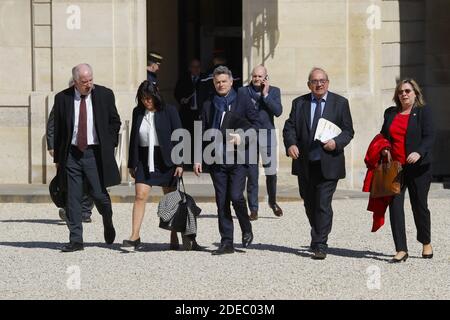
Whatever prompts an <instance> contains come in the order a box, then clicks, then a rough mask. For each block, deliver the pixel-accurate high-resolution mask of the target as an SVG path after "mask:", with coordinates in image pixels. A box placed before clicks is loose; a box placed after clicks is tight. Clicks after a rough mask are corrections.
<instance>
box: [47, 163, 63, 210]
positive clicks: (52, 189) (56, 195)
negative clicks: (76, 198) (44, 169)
mask: <svg viewBox="0 0 450 320" xmlns="http://www.w3.org/2000/svg"><path fill="white" fill-rule="evenodd" d="M59 175H60V173H59V170H58V171H57V173H56V176H55V177H54V178H53V179H52V181H51V182H50V184H49V186H48V191H49V193H50V198H51V199H52V201H53V203H54V204H55V205H56V206H57V207H58V208H65V207H66V199H67V195H66V193H65V192H64V191H63V190H61V188H60V187H59Z"/></svg>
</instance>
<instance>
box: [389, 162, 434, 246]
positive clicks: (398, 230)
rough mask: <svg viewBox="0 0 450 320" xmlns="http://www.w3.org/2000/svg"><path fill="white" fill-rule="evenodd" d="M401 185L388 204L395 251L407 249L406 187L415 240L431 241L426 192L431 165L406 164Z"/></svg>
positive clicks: (429, 179) (425, 242)
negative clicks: (415, 230) (414, 226)
mask: <svg viewBox="0 0 450 320" xmlns="http://www.w3.org/2000/svg"><path fill="white" fill-rule="evenodd" d="M403 179H404V180H403V186H402V191H401V193H400V194H399V195H396V196H395V197H394V198H393V199H392V202H391V204H390V205H389V213H390V220H391V229H392V235H393V237H394V243H395V250H396V251H408V246H407V243H406V231H405V208H404V204H405V191H406V189H408V193H409V201H410V202H411V207H412V212H413V215H414V223H415V225H416V229H417V241H419V242H420V243H422V244H429V243H430V242H431V218H430V210H429V209H428V192H429V191H430V185H431V166H430V165H423V166H415V165H412V166H411V165H406V166H405V168H404V170H403Z"/></svg>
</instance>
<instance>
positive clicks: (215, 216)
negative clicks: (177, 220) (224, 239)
mask: <svg viewBox="0 0 450 320" xmlns="http://www.w3.org/2000/svg"><path fill="white" fill-rule="evenodd" d="M217 217H218V216H217V214H210V213H208V214H200V215H199V216H198V217H197V219H201V218H215V219H218V218H217ZM232 218H233V220H237V217H236V216H235V215H233V216H232ZM259 219H268V220H279V219H280V218H279V217H275V216H273V217H261V216H258V220H259Z"/></svg>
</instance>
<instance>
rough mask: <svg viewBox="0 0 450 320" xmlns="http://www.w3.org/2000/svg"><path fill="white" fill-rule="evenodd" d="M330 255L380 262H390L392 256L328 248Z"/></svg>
mask: <svg viewBox="0 0 450 320" xmlns="http://www.w3.org/2000/svg"><path fill="white" fill-rule="evenodd" d="M328 254H330V255H334V256H340V257H348V258H357V259H361V258H365V259H373V260H378V261H389V260H390V259H391V258H392V256H391V255H387V254H384V253H380V252H375V251H369V250H365V251H359V250H352V249H342V248H328ZM383 257H387V258H388V259H384V258H383Z"/></svg>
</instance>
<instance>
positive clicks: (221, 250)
mask: <svg viewBox="0 0 450 320" xmlns="http://www.w3.org/2000/svg"><path fill="white" fill-rule="evenodd" d="M228 253H234V248H233V247H232V246H227V245H221V246H220V247H219V248H218V249H217V250H214V251H213V252H211V254H212V255H213V256H217V255H222V254H228Z"/></svg>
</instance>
